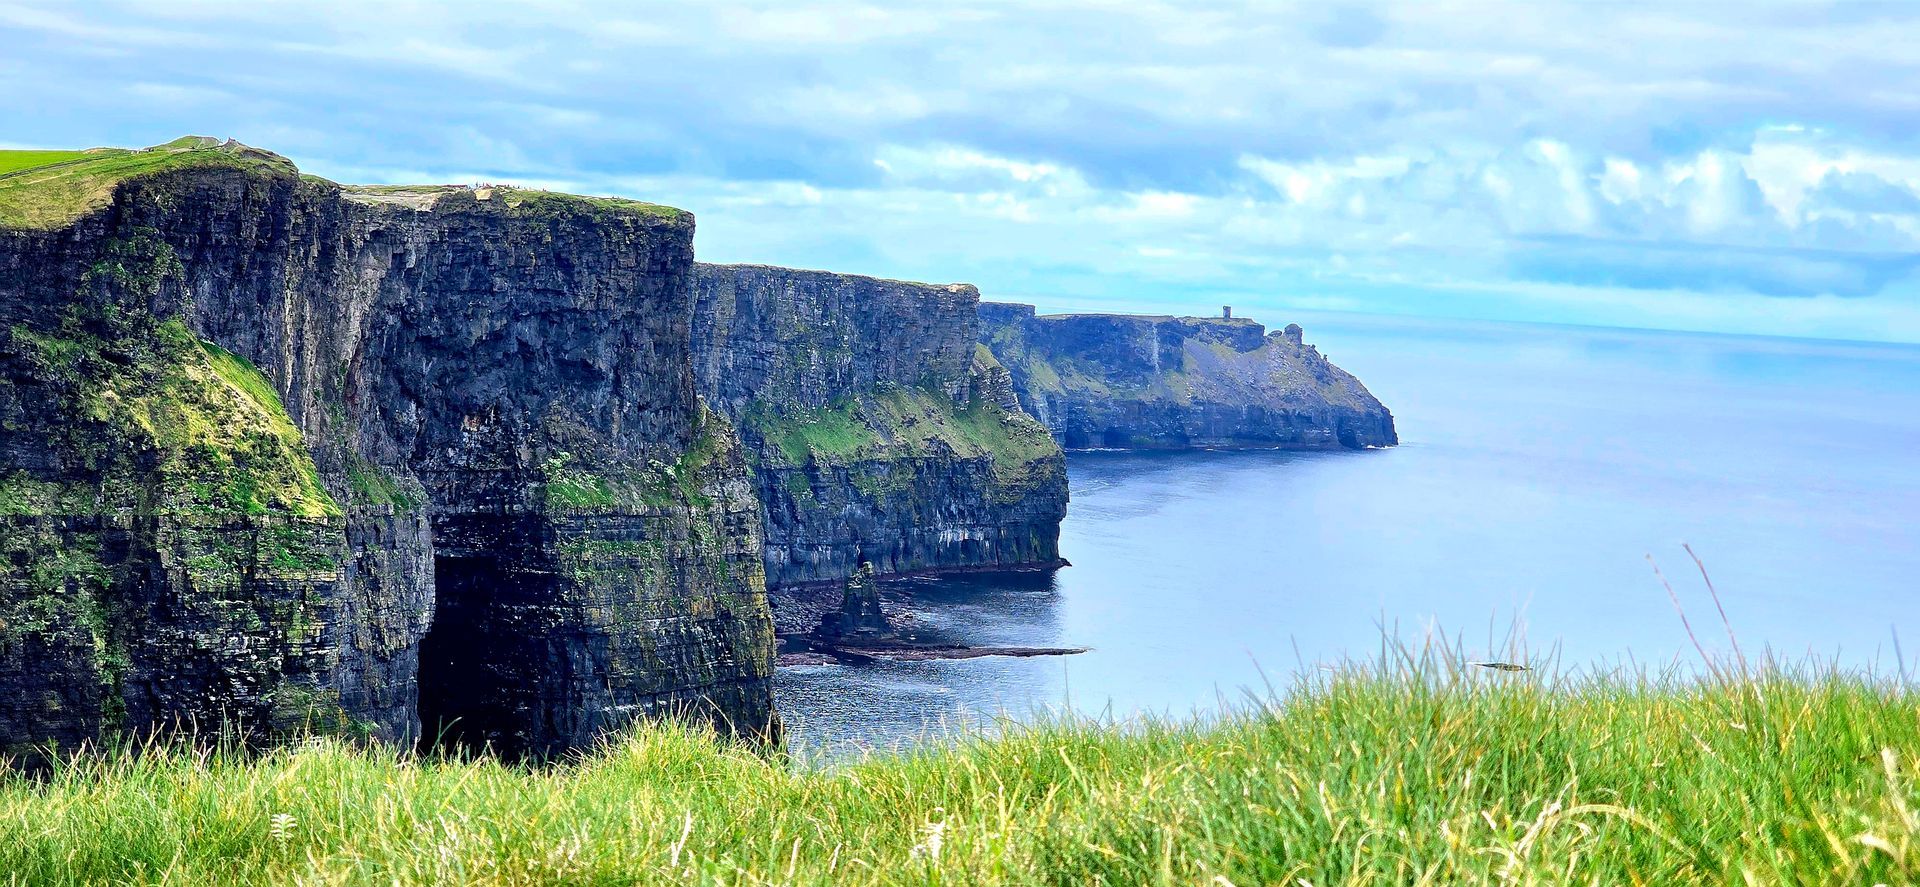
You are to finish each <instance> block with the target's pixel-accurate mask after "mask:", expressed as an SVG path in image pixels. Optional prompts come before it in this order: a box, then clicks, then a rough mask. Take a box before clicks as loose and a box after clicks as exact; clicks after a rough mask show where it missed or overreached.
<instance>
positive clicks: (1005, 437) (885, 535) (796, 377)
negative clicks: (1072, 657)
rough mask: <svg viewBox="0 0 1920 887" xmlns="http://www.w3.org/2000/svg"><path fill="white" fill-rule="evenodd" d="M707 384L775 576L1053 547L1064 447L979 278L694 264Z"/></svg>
mask: <svg viewBox="0 0 1920 887" xmlns="http://www.w3.org/2000/svg"><path fill="white" fill-rule="evenodd" d="M695 289H696V292H697V294H698V298H697V305H696V308H695V313H694V322H693V341H694V346H693V347H694V362H695V368H696V378H697V379H698V382H699V386H700V390H701V393H702V395H703V396H705V397H706V399H707V401H708V402H709V403H711V404H712V405H713V407H714V409H716V410H718V411H720V412H722V413H724V414H726V415H727V416H728V417H729V418H731V419H733V420H734V421H735V423H736V424H737V425H738V426H739V428H740V433H741V437H742V439H743V441H744V442H745V444H746V447H747V450H748V453H749V460H750V461H751V462H752V463H753V469H754V476H755V480H756V483H757V484H758V485H759V489H760V499H761V501H762V502H763V503H764V505H765V508H766V532H765V536H766V574H767V581H768V583H769V584H770V585H773V586H795V585H802V584H807V583H834V584H836V585H837V584H838V583H839V582H841V581H843V580H845V579H846V578H847V577H848V576H849V575H851V574H852V572H853V570H854V569H855V567H856V566H857V565H859V564H860V563H862V562H863V561H864V562H867V563H871V564H872V565H873V567H874V569H875V570H876V571H877V572H878V573H880V574H882V575H889V574H902V573H915V572H923V571H929V570H934V571H938V570H943V569H961V568H1001V567H1021V566H1031V565H1036V564H1045V565H1053V564H1057V563H1058V562H1059V557H1060V553H1059V531H1060V520H1061V518H1062V517H1064V516H1065V513H1066V501H1067V478H1066V461H1065V457H1064V456H1063V455H1062V453H1061V451H1060V448H1059V447H1058V446H1057V445H1056V444H1055V443H1054V441H1053V440H1052V438H1051V437H1050V436H1049V435H1048V434H1047V431H1046V429H1045V428H1044V427H1042V426H1041V425H1039V423H1037V422H1035V421H1034V420H1033V419H1032V418H1031V417H1029V416H1027V415H1025V414H1024V413H1022V412H1021V411H1020V409H1019V407H1018V404H1017V402H1016V401H1015V399H1014V397H1013V396H1012V387H1011V384H1010V381H1009V379H1008V377H1007V374H1006V370H1005V369H1004V368H1002V367H1000V365H999V364H998V362H997V361H995V360H994V359H993V356H992V354H990V353H988V352H987V351H986V349H984V348H981V347H979V346H978V345H977V343H976V341H975V339H976V330H977V322H978V321H977V318H976V315H975V308H976V306H977V304H978V303H979V292H978V291H977V290H975V289H974V288H973V287H971V286H965V285H951V286H935V285H928V284H918V283H905V282H901V281H891V280H878V279H874V278H870V277H859V276H854V275H845V274H831V273H827V272H822V271H797V270H793V269H788V268H770V267H766V266H759V265H707V264H701V265H698V266H696V272H695Z"/></svg>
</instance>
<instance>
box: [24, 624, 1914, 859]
mask: <svg viewBox="0 0 1920 887" xmlns="http://www.w3.org/2000/svg"><path fill="white" fill-rule="evenodd" d="M1915 705H1916V700H1915V698H1914V696H1913V695H1912V694H1911V693H1910V692H1907V691H1903V690H1898V689H1895V688H1893V687H1890V686H1887V685H1885V684H1884V683H1881V682H1879V681H1877V680H1873V679H1869V678H1866V677H1861V676H1851V675H1844V674H1833V673H1824V672H1823V673H1805V674H1799V675H1788V674H1780V673H1768V674H1764V675H1760V676H1757V677H1755V678H1753V679H1751V680H1739V679H1728V680H1725V681H1713V682H1708V683H1668V682H1660V681H1653V682H1645V681H1627V680H1622V679H1587V680H1555V679H1549V678H1543V677H1539V676H1538V673H1537V672H1531V673H1503V672H1488V671H1483V670H1480V669H1473V668H1464V667H1461V666H1458V665H1448V664H1447V663H1445V662H1436V661H1433V660H1431V659H1430V660H1427V661H1425V662H1423V663H1420V664H1417V665H1416V666H1414V667H1413V668H1411V669H1397V670H1394V671H1391V672H1386V671H1380V670H1369V671H1350V672H1343V673H1339V674H1336V675H1335V676H1332V677H1330V678H1326V679H1323V680H1320V681H1318V682H1315V683H1314V684H1312V685H1311V686H1309V687H1306V688H1304V689H1302V690H1300V691H1298V692H1296V693H1294V694H1293V695H1291V696H1289V697H1287V698H1285V699H1283V700H1279V701H1272V702H1267V703H1265V704H1260V705H1257V706H1256V707H1254V708H1253V709H1252V710H1250V711H1249V712H1247V713H1243V714H1241V715H1236V716H1231V717H1228V718H1225V719H1224V720H1222V721H1220V722H1219V723H1215V724H1213V725H1207V726H1196V725H1174V724H1146V725H1133V726H1128V727H1114V726H1110V725H1109V726H1103V725H1095V724H1086V723H1060V724H1053V725H1046V726H1040V727H1031V728H1028V727H1012V728H1009V729H1008V730H1007V731H1006V732H1005V735H1003V736H1001V737H999V738H992V739H970V740H965V741H962V742H960V743H958V744H957V745H952V746H937V747H934V748H932V749H930V750H926V751H921V752H916V753H912V754H903V755H880V756H876V757H872V758H870V759H867V760H863V761H860V762H856V763H852V764H847V765H841V766H834V767H829V768H825V769H819V768H809V767H801V768H799V769H793V768H790V767H789V766H787V765H786V764H784V763H783V762H780V761H778V760H768V759H765V758H762V757H758V756H756V755H754V754H752V753H750V752H749V751H747V750H745V749H743V748H740V747H737V746H732V745H728V744H725V743H721V742H718V741H715V740H714V739H712V738H710V737H707V736H704V735H700V734H696V733H692V732H688V731H686V730H685V729H683V728H677V727H668V726H647V727H642V728H640V730H639V732H638V733H636V734H634V735H632V736H630V737H628V738H627V739H625V740H624V741H621V742H618V743H614V744H612V745H610V746H608V747H607V748H605V749H604V750H601V751H599V752H597V753H594V754H592V755H590V756H587V757H585V758H582V759H580V760H578V761H575V762H573V763H570V764H567V765H563V766H560V767H557V768H548V769H539V768H525V767H514V766H507V765H503V764H501V763H499V762H497V761H495V760H492V759H484V758H483V759H477V760H439V759H430V760H423V761H413V760H402V759H396V758H395V757H393V756H392V755H390V754H385V753H380V752H377V751H367V750H361V749H356V748H354V747H352V746H349V745H345V744H341V743H337V742H331V741H328V742H317V743H314V744H308V745H303V746H298V747H289V748H285V749H282V750H280V751H276V752H272V753H270V754H267V755H265V756H264V757H261V758H258V759H251V760H248V759H243V758H241V757H238V756H234V755H226V754H220V755H214V756H212V757H206V756H200V755H195V754H193V753H190V752H186V751H174V750H162V751H150V752H149V753H146V754H143V755H138V756H133V755H121V756H115V757H109V758H106V759H97V758H82V759H80V760H79V761H77V762H76V763H73V764H70V765H67V766H65V767H63V768H62V769H60V770H59V771H58V772H56V773H54V774H52V776H51V777H50V778H48V779H46V780H44V781H36V780H33V779H29V778H25V777H15V778H12V779H11V780H10V781H5V782H0V870H4V871H7V872H11V873H13V874H14V875H15V877H17V878H19V879H20V880H22V881H24V882H27V883H37V884H38V883H44V884H77V883H91V882H102V881H110V882H116V883H294V882H299V883H341V884H355V883H365V884H376V883H377V884H388V883H402V884H429V883H498V884H532V883H630V882H636V881H637V882H645V883H754V884H759V883H781V884H902V883H913V884H1098V883H1106V884H1212V885H1252V884H1282V883H1284V884H1316V885H1332V884H1377V883H1656V884H1725V883H1742V882H1745V883H1854V884H1871V883H1911V882H1913V881H1914V880H1915V878H1916V877H1920V780H1916V778H1915V774H1916V772H1917V771H1920V720H1916V719H1915V717H1914V710H1915Z"/></svg>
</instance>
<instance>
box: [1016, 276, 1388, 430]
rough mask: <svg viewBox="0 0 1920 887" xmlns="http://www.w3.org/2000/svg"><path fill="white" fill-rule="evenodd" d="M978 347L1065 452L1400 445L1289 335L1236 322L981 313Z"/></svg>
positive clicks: (1378, 408)
mask: <svg viewBox="0 0 1920 887" xmlns="http://www.w3.org/2000/svg"><path fill="white" fill-rule="evenodd" d="M980 341H981V342H982V343H983V344H985V345H987V346H988V347H989V348H990V349H991V350H992V352H993V354H994V355H996V356H997V357H998V358H999V359H1000V361H1001V362H1002V363H1003V364H1005V366H1006V368H1007V371H1008V372H1009V373H1010V375H1011V380H1012V385H1013V388H1014V391H1015V392H1016V393H1017V395H1018V397H1019V402H1020V405H1021V407H1023V408H1024V409H1025V410H1026V412H1028V413H1030V414H1032V415H1033V416H1034V417H1035V418H1037V419H1039V420H1040V421H1041V422H1044V423H1045V424H1046V426H1047V428H1048V429H1049V430H1051V431H1052V432H1053V436H1054V437H1055V438H1057V439H1058V440H1059V441H1060V443H1061V444H1062V445H1063V446H1066V447H1068V448H1071V449H1080V448H1128V447H1137V448H1154V449H1168V448H1171V449H1178V448H1184V447H1284V448H1302V449H1316V448H1336V447H1347V448H1361V447H1373V446H1391V445H1393V444H1395V443H1398V442H1399V438H1398V437H1397V436H1396V435H1395V433H1394V429H1393V414H1392V413H1390V412H1388V411H1387V408H1386V407H1384V406H1382V405H1381V404H1380V401H1379V400H1377V399H1375V398H1374V396H1373V395H1372V394H1371V393H1369V392H1368V391H1367V389H1366V386H1364V385H1361V384H1360V380H1358V379H1355V378H1354V377H1353V376H1352V375H1350V374H1348V373H1347V372H1346V371H1345V370H1342V369H1340V368H1339V367H1336V366H1334V365H1333V364H1332V363H1331V362H1329V361H1328V360H1327V359H1326V358H1325V357H1323V356H1321V354H1320V352H1319V351H1318V350H1317V349H1315V348H1314V347H1313V346H1312V345H1308V344H1305V343H1304V342H1303V341H1302V340H1301V331H1300V327H1298V326H1291V325H1290V326H1288V327H1287V328H1286V329H1285V330H1281V331H1277V332H1274V333H1271V334H1269V333H1268V332H1267V331H1266V327H1264V326H1262V325H1260V324H1258V323H1254V322H1253V321H1250V320H1245V319H1238V318H1235V319H1226V318H1202V317H1153V316H1138V315H1120V314H1065V315H1042V316H1036V315H1035V313H1034V309H1033V307H1032V306H1030V305H1012V304H1003V303H993V302H984V303H981V305H980Z"/></svg>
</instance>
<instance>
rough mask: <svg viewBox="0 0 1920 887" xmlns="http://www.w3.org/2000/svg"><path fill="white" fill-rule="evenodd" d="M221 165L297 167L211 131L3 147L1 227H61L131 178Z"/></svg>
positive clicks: (274, 168)
mask: <svg viewBox="0 0 1920 887" xmlns="http://www.w3.org/2000/svg"><path fill="white" fill-rule="evenodd" d="M219 167H225V168H232V169H239V170H247V171H258V172H276V173H284V174H289V175H292V174H297V173H298V170H297V169H295V168H294V165H293V163H292V162H291V161H289V160H287V159H286V158H285V157H281V156H280V155H278V154H274V153H272V152H269V151H262V150H260V149H258V148H250V147H248V146H246V145H242V144H240V143H239V142H234V141H227V142H220V141H218V140H215V139H212V138H208V137H206V136H187V137H184V138H179V139H175V140H173V141H171V142H168V143H166V144H164V145H155V146H153V147H151V148H143V149H140V150H127V149H122V148H96V149H93V150H91V151H0V228H30V229H39V230H51V229H56V228H62V227H65V226H67V225H70V224H72V223H73V222H74V221H76V220H78V219H79V218H80V217H82V216H84V215H86V214H87V213H88V212H91V211H93V210H96V209H99V208H101V207H103V206H106V205H107V203H109V202H110V201H112V199H113V193H114V190H115V189H116V188H118V187H119V186H120V185H121V184H122V183H124V182H127V181H129V180H132V179H136V178H141V177H144V176H151V175H158V174H160V173H167V172H175V171H178V170H183V169H202V168H219Z"/></svg>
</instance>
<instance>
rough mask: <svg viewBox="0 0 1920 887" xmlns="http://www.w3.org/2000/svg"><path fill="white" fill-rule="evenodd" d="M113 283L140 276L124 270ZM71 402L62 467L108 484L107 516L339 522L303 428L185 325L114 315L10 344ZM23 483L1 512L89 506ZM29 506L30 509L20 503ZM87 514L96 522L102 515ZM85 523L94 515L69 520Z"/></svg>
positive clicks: (5, 483)
mask: <svg viewBox="0 0 1920 887" xmlns="http://www.w3.org/2000/svg"><path fill="white" fill-rule="evenodd" d="M105 267H108V268H109V269H110V270H109V271H108V272H106V273H111V274H127V275H134V274H141V273H147V272H146V271H145V270H142V271H138V272H136V271H128V270H126V269H125V268H124V267H122V266H120V265H111V266H105ZM9 335H10V336H11V338H12V342H13V345H12V347H13V348H15V349H16V350H17V351H18V352H21V353H23V354H24V355H26V356H27V358H28V360H30V361H32V362H33V365H34V368H35V375H36V376H38V377H39V379H40V380H41V381H42V382H43V383H44V384H46V385H47V386H48V387H49V388H51V389H52V390H53V391H54V392H55V393H56V395H57V396H59V397H60V398H61V401H62V403H61V404H60V408H61V413H62V415H63V417H64V418H65V421H63V423H62V425H61V427H60V428H57V429H53V431H54V433H55V434H57V435H59V436H60V437H62V438H64V444H63V445H62V449H63V452H62V456H63V457H64V458H65V459H66V460H68V461H69V462H70V464H74V465H77V466H87V467H89V468H90V469H91V470H92V472H93V473H94V474H95V475H96V476H98V477H100V479H101V483H100V485H99V488H98V489H97V490H95V491H93V492H94V493H95V494H96V495H97V496H98V497H99V498H98V504H99V507H100V509H102V510H109V511H111V510H128V511H133V512H135V513H142V514H200V515H210V516H213V515H234V516H238V515H264V514H284V515H289V516H293V517H306V518H315V517H332V516H337V515H339V514H340V513H341V512H340V508H339V506H338V505H336V504H335V503H334V501H333V499H332V497H330V496H329V495H328V494H327V492H326V490H325V489H324V488H322V487H321V485H320V479H319V475H318V473H317V472H316V471H315V470H314V464H313V459H312V457H311V456H309V455H308V453H307V449H306V445H305V441H304V440H303V439H302V436H301V434H300V430H299V428H297V427H296V426H295V425H294V424H293V420H292V418H290V417H289V416H288V415H287V411H286V407H285V406H283V405H282V404H281V402H280V397H279V394H278V393H277V392H276V391H275V390H274V388H273V384H272V383H271V382H269V381H268V380H267V379H266V377H265V376H262V375H261V374H260V371H259V370H258V369H256V368H255V367H254V366H253V364H251V363H249V362H247V360H246V359H245V358H242V357H240V356H238V355H235V354H232V353H230V352H228V351H226V350H225V349H222V348H220V347H219V346H217V345H213V344H210V343H206V342H201V341H200V340H198V339H196V338H195V337H194V336H193V334H192V333H191V332H190V331H188V330H187V328H186V325H185V324H183V323H181V322H180V321H178V320H167V321H162V322H155V321H154V320H153V319H152V318H150V317H146V316H145V315H144V314H142V313H140V312H137V311H133V310H127V309H120V308H118V307H117V306H113V305H108V306H105V307H103V308H101V309H99V310H98V311H97V312H90V311H82V310H79V309H76V310H75V311H74V312H73V313H70V314H69V315H68V317H67V320H66V322H65V323H64V325H63V327H62V328H61V330H59V331H58V332H53V333H40V332H35V331H33V330H30V329H28V328H27V327H25V326H15V327H14V328H13V329H12V330H11V331H10V333H9ZM44 486H45V485H40V484H36V482H34V481H33V480H32V479H31V478H28V477H26V476H25V475H24V474H16V475H13V476H10V477H9V478H7V479H5V480H0V509H5V510H9V511H17V512H22V513H26V512H36V513H51V512H49V511H41V510H40V509H66V508H76V507H81V506H82V504H83V503H80V502H78V501H75V500H76V496H77V495H78V494H77V492H76V491H62V492H60V493H58V494H53V493H51V492H50V491H47V490H45V489H44ZM21 503H26V504H24V505H23V504H21ZM93 510H95V509H93V508H86V509H85V511H93ZM66 513H84V512H71V511H70V512H66Z"/></svg>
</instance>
